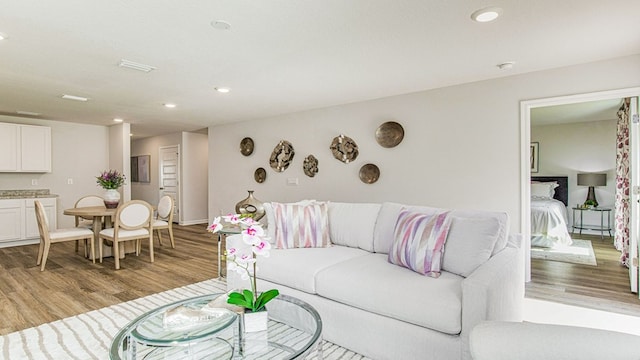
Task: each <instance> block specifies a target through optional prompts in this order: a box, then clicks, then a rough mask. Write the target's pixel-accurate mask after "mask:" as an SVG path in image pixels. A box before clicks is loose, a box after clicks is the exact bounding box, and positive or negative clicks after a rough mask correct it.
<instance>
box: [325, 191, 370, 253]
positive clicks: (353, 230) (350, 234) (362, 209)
mask: <svg viewBox="0 0 640 360" xmlns="http://www.w3.org/2000/svg"><path fill="white" fill-rule="evenodd" d="M380 206H381V205H380V204H365V203H339V202H330V203H329V232H330V237H331V243H332V244H336V245H343V246H349V247H353V248H360V249H363V250H367V251H371V252H373V229H374V227H375V223H376V219H377V218H378V212H379V211H380Z"/></svg>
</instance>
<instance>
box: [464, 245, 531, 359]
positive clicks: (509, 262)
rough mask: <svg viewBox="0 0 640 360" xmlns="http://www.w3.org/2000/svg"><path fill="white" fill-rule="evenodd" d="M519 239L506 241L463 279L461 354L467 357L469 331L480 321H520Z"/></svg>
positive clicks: (521, 276) (521, 264)
mask: <svg viewBox="0 0 640 360" xmlns="http://www.w3.org/2000/svg"><path fill="white" fill-rule="evenodd" d="M520 240H521V239H520ZM519 244H521V241H518V238H516V237H513V236H512V237H511V239H510V242H509V245H508V246H507V247H505V248H504V249H503V250H502V251H500V252H498V253H497V254H495V255H494V256H492V257H491V258H490V259H489V260H488V261H487V262H485V263H484V264H482V265H481V266H479V267H478V268H477V269H476V270H475V271H474V272H473V273H472V274H471V275H469V276H468V277H467V278H466V279H464V280H463V282H462V332H461V334H460V336H461V338H462V342H463V358H465V359H469V358H470V354H469V333H470V332H471V330H472V329H473V328H474V326H476V325H477V324H479V323H480V322H482V321H485V320H503V321H522V317H523V312H524V311H523V310H524V256H523V252H522V249H521V248H520V247H519Z"/></svg>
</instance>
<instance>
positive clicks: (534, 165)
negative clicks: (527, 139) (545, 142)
mask: <svg viewBox="0 0 640 360" xmlns="http://www.w3.org/2000/svg"><path fill="white" fill-rule="evenodd" d="M539 154H540V144H539V143H537V142H532V143H531V152H530V154H529V162H530V163H531V172H532V173H537V172H538V163H539V162H540V159H539V156H540V155H539Z"/></svg>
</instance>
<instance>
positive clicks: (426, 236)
mask: <svg viewBox="0 0 640 360" xmlns="http://www.w3.org/2000/svg"><path fill="white" fill-rule="evenodd" d="M450 226H451V218H450V217H449V211H438V212H436V213H433V214H424V213H420V212H415V211H410V210H407V209H403V210H402V211H400V214H399V215H398V220H397V221H396V226H395V230H394V241H393V244H392V245H391V249H390V250H389V256H388V261H389V262H390V263H392V264H395V265H400V266H403V267H406V268H408V269H411V270H413V271H415V272H417V273H420V274H422V275H427V276H430V277H435V278H437V277H439V276H440V270H441V266H442V257H443V254H444V244H445V241H446V240H447V234H448V233H449V228H450Z"/></svg>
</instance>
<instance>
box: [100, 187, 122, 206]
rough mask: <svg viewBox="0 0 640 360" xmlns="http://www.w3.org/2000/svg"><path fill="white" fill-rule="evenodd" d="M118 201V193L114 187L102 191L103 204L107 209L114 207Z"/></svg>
mask: <svg viewBox="0 0 640 360" xmlns="http://www.w3.org/2000/svg"><path fill="white" fill-rule="evenodd" d="M119 202H120V193H119V192H118V190H116V189H107V191H105V193H104V206H106V207H107V209H115V208H117V207H118V203H119Z"/></svg>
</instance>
